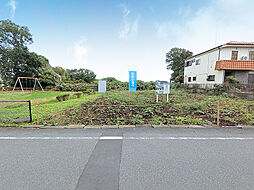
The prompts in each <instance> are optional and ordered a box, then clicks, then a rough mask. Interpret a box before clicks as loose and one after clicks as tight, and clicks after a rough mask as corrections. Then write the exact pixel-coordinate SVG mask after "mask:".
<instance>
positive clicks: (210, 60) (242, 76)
mask: <svg viewBox="0 0 254 190" xmlns="http://www.w3.org/2000/svg"><path fill="white" fill-rule="evenodd" d="M232 51H238V60H241V58H242V57H243V56H246V57H247V60H249V52H250V51H254V47H222V48H220V49H215V50H212V51H210V52H207V53H205V54H202V55H199V56H196V57H193V58H192V59H189V60H186V61H190V60H193V59H195V60H197V59H200V65H196V64H195V62H194V63H192V66H188V67H185V68H184V83H185V84H207V85H209V84H223V83H224V77H225V71H224V70H215V65H216V61H218V60H231V56H232ZM248 72H249V71H248ZM248 72H247V71H234V72H232V73H233V74H234V75H233V76H234V77H235V78H237V79H238V80H239V81H240V82H241V83H243V84H247V83H248ZM208 75H215V81H207V77H208ZM189 77H191V79H192V80H191V82H188V78H189ZM193 77H196V81H193Z"/></svg>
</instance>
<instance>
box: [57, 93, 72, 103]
mask: <svg viewBox="0 0 254 190" xmlns="http://www.w3.org/2000/svg"><path fill="white" fill-rule="evenodd" d="M69 97H70V94H63V95H59V96H57V97H56V99H57V100H58V101H59V102H61V101H66V100H68V99H69Z"/></svg>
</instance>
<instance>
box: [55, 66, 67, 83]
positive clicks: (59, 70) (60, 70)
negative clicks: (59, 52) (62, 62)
mask: <svg viewBox="0 0 254 190" xmlns="http://www.w3.org/2000/svg"><path fill="white" fill-rule="evenodd" d="M53 70H54V71H55V72H56V73H57V74H59V75H60V76H61V78H62V81H65V80H66V72H65V70H64V68H63V67H59V66H58V67H54V68H53Z"/></svg>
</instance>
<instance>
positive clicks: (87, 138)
mask: <svg viewBox="0 0 254 190" xmlns="http://www.w3.org/2000/svg"><path fill="white" fill-rule="evenodd" d="M91 139H99V137H0V140H91Z"/></svg>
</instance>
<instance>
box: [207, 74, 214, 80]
mask: <svg viewBox="0 0 254 190" xmlns="http://www.w3.org/2000/svg"><path fill="white" fill-rule="evenodd" d="M207 81H215V75H208V77H207Z"/></svg>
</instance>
